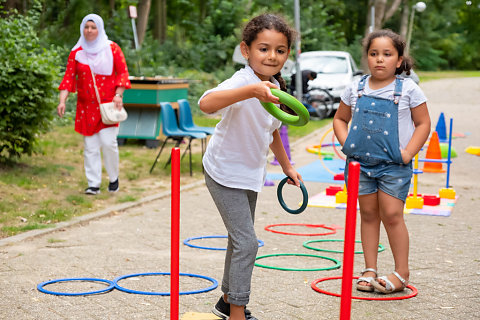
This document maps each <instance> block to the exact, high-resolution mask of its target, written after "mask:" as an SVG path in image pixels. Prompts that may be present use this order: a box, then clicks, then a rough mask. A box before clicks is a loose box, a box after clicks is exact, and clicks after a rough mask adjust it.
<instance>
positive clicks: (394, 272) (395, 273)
mask: <svg viewBox="0 0 480 320" xmlns="http://www.w3.org/2000/svg"><path fill="white" fill-rule="evenodd" d="M392 273H393V274H394V275H395V277H397V278H398V280H400V281H401V282H402V284H403V285H404V286H406V285H407V284H406V282H407V281H406V280H405V279H403V278H402V276H401V275H399V274H398V272H397V271H393V272H392Z"/></svg>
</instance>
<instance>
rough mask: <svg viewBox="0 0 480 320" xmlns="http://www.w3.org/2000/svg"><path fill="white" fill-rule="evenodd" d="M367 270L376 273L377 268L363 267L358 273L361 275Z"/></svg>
mask: <svg viewBox="0 0 480 320" xmlns="http://www.w3.org/2000/svg"><path fill="white" fill-rule="evenodd" d="M369 271H370V272H373V273H375V275H377V270H375V269H373V268H365V269H363V270H362V271H361V272H360V274H361V275H362V276H363V274H364V273H365V272H369Z"/></svg>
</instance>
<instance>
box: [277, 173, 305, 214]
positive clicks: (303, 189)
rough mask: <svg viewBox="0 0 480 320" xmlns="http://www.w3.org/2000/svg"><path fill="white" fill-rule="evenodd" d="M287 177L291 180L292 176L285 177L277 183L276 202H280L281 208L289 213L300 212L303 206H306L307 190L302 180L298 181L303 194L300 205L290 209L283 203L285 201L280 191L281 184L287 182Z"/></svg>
mask: <svg viewBox="0 0 480 320" xmlns="http://www.w3.org/2000/svg"><path fill="white" fill-rule="evenodd" d="M288 179H290V180H292V181H293V179H292V178H290V177H285V178H284V179H283V180H282V181H280V183H279V184H278V187H277V198H278V202H280V205H281V206H282V208H283V210H285V211H287V212H288V213H291V214H299V213H302V212H303V211H304V210H305V208H306V207H307V205H308V192H307V188H305V185H304V184H303V182H302V181H300V190H302V196H303V202H302V205H301V206H300V208H298V209H290V208H289V207H288V206H287V204H286V203H285V201H284V200H283V194H282V191H283V186H284V185H285V183H287V181H288Z"/></svg>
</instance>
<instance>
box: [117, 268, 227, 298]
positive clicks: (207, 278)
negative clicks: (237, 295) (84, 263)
mask: <svg viewBox="0 0 480 320" xmlns="http://www.w3.org/2000/svg"><path fill="white" fill-rule="evenodd" d="M158 275H170V272H147V273H135V274H128V275H125V276H121V277H118V278H116V279H115V280H113V283H114V285H115V288H116V289H118V290H120V291H123V292H128V293H135V294H144V295H153V296H169V295H170V292H151V291H137V290H132V289H127V288H124V287H121V286H120V285H119V284H118V282H119V281H120V280H123V279H127V278H133V277H143V276H158ZM180 275H181V276H187V277H194V278H201V279H205V280H208V281H210V282H211V283H212V285H211V286H210V287H208V288H205V289H201V290H193V291H183V292H180V293H179V294H180V295H186V294H196V293H203V292H208V291H211V290H213V289H215V288H216V287H218V281H217V280H215V279H213V278H210V277H207V276H202V275H198V274H191V273H181V272H180Z"/></svg>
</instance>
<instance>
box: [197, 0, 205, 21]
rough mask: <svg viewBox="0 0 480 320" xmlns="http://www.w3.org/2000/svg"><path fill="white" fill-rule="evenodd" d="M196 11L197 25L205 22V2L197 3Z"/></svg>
mask: <svg viewBox="0 0 480 320" xmlns="http://www.w3.org/2000/svg"><path fill="white" fill-rule="evenodd" d="M198 11H199V15H198V23H202V22H203V20H205V18H206V17H207V1H203V0H200V1H198Z"/></svg>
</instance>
